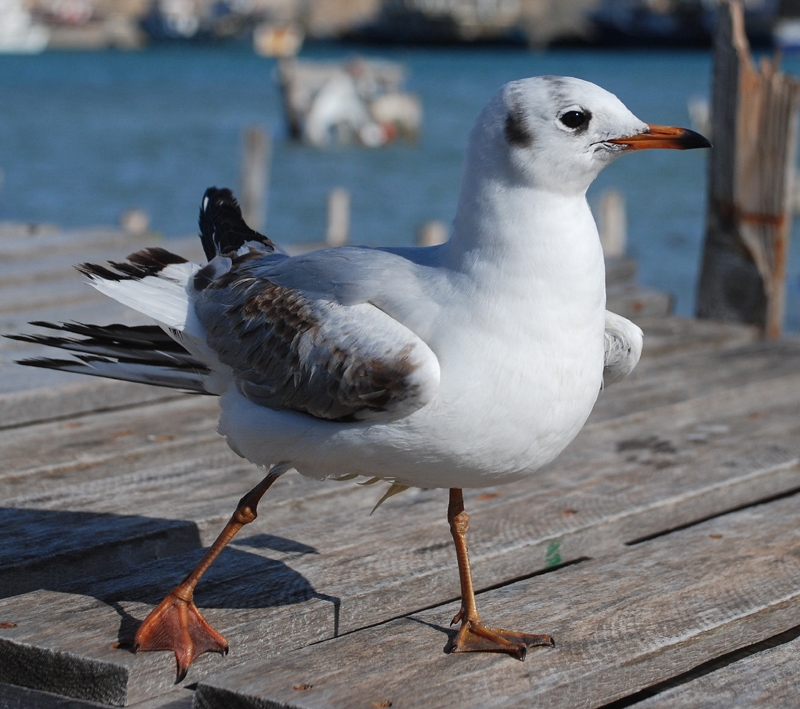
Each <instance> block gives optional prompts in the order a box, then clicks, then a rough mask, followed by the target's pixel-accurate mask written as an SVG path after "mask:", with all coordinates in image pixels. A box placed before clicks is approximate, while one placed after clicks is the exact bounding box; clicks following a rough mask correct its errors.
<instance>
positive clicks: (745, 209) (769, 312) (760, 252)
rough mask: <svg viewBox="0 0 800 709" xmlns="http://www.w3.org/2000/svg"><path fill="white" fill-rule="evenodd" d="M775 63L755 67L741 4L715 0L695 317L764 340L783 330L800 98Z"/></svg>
mask: <svg viewBox="0 0 800 709" xmlns="http://www.w3.org/2000/svg"><path fill="white" fill-rule="evenodd" d="M779 63H780V62H779V59H778V58H775V59H773V60H772V61H769V60H767V59H763V60H762V61H761V62H760V64H759V66H758V68H756V67H755V66H754V64H753V60H752V58H751V56H750V49H749V45H748V42H747V37H746V36H745V31H744V13H743V10H742V6H741V4H740V3H739V2H736V1H731V0H727V1H725V2H721V3H720V5H719V9H718V12H717V29H716V33H715V38H714V73H713V86H712V101H711V126H712V128H711V132H712V136H711V139H712V141H713V143H714V148H713V150H712V151H711V154H710V158H709V161H710V162H709V180H708V182H709V184H708V206H707V217H706V236H705V245H704V249H703V262H702V267H701V271H700V281H699V283H698V288H697V316H698V317H700V318H709V319H714V320H728V321H735V322H743V323H749V324H754V325H757V326H758V327H760V328H761V331H762V333H763V335H764V336H765V337H769V338H775V337H779V336H780V334H781V331H782V328H783V315H784V306H785V283H784V281H785V273H786V256H787V252H788V248H789V234H790V226H791V223H790V222H791V211H790V207H791V199H790V197H791V193H792V188H793V181H794V165H795V155H796V152H797V117H798V103H799V101H800V85H798V81H797V80H796V79H795V78H794V77H790V76H786V75H785V74H783V73H782V72H781V71H780V69H779Z"/></svg>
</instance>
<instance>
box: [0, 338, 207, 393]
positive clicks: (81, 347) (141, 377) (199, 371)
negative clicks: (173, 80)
mask: <svg viewBox="0 0 800 709" xmlns="http://www.w3.org/2000/svg"><path fill="white" fill-rule="evenodd" d="M31 325H34V326H36V327H40V328H44V329H47V330H54V331H58V332H61V333H69V335H77V337H71V336H64V335H7V337H9V338H11V339H12V340H20V341H21V342H32V343H34V344H37V345H45V346H47V347H56V348H58V349H62V350H66V351H67V352H70V353H75V354H74V355H73V359H55V358H52V357H34V358H31V359H23V360H19V364H24V365H27V366H29V367H44V368H46V369H59V370H61V371H63V372H76V373H78V374H90V375H92V376H95V377H105V378H107V379H121V380H123V381H128V382H139V383H141V384H154V385H156V386H162V387H170V388H173V389H181V390H183V391H186V392H191V393H195V394H208V393H210V392H209V391H207V389H206V386H205V380H206V377H207V376H208V375H209V374H210V370H209V369H208V367H207V366H206V365H205V364H203V362H201V361H200V360H198V359H196V358H195V357H193V356H192V355H191V354H189V352H188V350H187V349H186V348H185V347H183V346H182V345H181V344H179V343H178V342H177V341H176V340H175V339H173V337H171V336H170V335H168V334H167V333H166V332H165V331H164V330H162V329H161V328H160V327H158V326H157V325H140V326H136V327H131V326H129V325H84V324H82V323H77V322H73V323H63V324H60V325H57V324H54V323H48V322H32V323H31Z"/></svg>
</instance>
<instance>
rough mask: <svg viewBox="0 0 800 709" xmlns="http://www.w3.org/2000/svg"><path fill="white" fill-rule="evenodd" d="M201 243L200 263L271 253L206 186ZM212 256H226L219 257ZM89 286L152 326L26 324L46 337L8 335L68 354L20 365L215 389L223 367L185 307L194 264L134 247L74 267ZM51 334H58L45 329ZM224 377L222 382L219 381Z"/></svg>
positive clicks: (222, 193) (226, 198) (226, 194)
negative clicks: (121, 255) (104, 261)
mask: <svg viewBox="0 0 800 709" xmlns="http://www.w3.org/2000/svg"><path fill="white" fill-rule="evenodd" d="M199 222H200V240H201V242H202V244H203V250H204V251H205V254H206V256H207V258H208V259H209V261H213V262H214V263H213V264H209V266H208V267H206V268H211V269H212V270H215V269H217V268H226V265H225V264H226V263H227V267H228V268H229V267H230V261H229V258H230V257H236V256H237V255H239V254H242V253H244V252H245V251H243V249H244V250H247V249H249V248H255V249H258V250H259V251H262V252H263V251H269V252H272V251H276V250H277V249H276V247H275V245H274V244H273V243H272V241H270V240H269V239H268V238H267V237H266V236H264V235H262V234H259V233H258V232H256V231H253V230H252V229H250V227H248V226H247V224H246V223H245V221H244V219H243V218H242V212H241V209H240V208H239V205H238V203H237V202H236V199H235V198H234V196H233V194H232V192H231V191H230V190H228V189H219V188H216V187H210V188H209V189H207V190H206V192H205V194H204V195H203V201H202V204H201V207H200V219H199ZM217 257H228V258H221V259H219V260H215V259H217ZM78 270H79V271H80V272H81V273H83V274H84V275H85V276H86V277H87V278H88V280H89V283H90V285H92V286H93V287H94V288H96V289H97V290H99V291H100V292H101V293H103V294H105V295H107V296H109V297H110V298H113V299H114V300H116V301H118V302H120V303H122V304H123V305H126V306H128V307H129V308H132V309H133V310H136V311H138V312H139V313H142V314H143V315H146V316H148V317H149V318H152V319H153V320H155V321H156V323H158V325H149V326H137V327H130V326H126V325H119V324H114V325H104V326H101V325H85V324H82V323H77V322H73V323H65V324H54V323H47V322H36V323H31V324H32V325H35V326H37V327H40V328H44V329H47V330H50V331H51V333H50V334H47V335H37V334H32V335H7V337H10V338H11V339H14V340H21V341H23V342H31V343H34V344H39V345H46V346H48V347H55V348H57V349H61V350H65V351H67V352H69V353H70V354H71V355H72V358H71V359H56V358H49V357H36V358H32V359H25V360H21V361H20V362H19V363H20V364H24V365H28V366H32V367H45V368H48V369H59V370H62V371H66V372H77V373H80V374H89V375H92V376H97V377H107V378H109V379H122V380H124V381H131V382H141V383H143V384H154V385H157V386H163V387H171V388H175V389H182V390H184V391H189V392H195V393H200V394H216V393H219V392H220V391H222V390H223V389H224V386H223V385H222V384H223V382H224V378H225V377H226V376H227V373H228V369H227V367H225V366H224V365H222V364H221V363H220V362H219V360H218V359H217V357H216V355H215V354H214V353H213V352H212V351H211V349H210V348H209V347H208V345H207V344H206V340H205V335H206V333H205V330H204V328H203V326H202V325H201V324H200V322H199V321H198V319H197V316H196V315H195V312H194V306H193V304H192V297H193V293H195V292H196V291H195V290H194V288H195V285H196V284H197V283H199V282H202V281H203V276H204V275H207V274H205V271H203V272H200V273H198V271H200V270H201V267H200V266H199V265H197V264H194V263H191V262H189V261H187V260H186V259H184V258H183V257H181V256H177V255H176V254H173V253H171V252H169V251H167V250H166V249H162V248H149V249H144V250H143V251H138V252H136V253H134V254H131V255H130V256H128V257H127V259H126V260H125V261H122V262H111V263H109V264H108V265H107V266H101V265H97V264H89V263H84V264H82V265H80V266H79V267H78ZM52 332H57V333H59V334H52ZM219 377H222V378H223V382H220V381H219Z"/></svg>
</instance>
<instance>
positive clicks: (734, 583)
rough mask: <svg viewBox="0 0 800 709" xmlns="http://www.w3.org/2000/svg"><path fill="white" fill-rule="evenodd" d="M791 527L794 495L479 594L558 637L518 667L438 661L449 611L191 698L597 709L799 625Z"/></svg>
mask: <svg viewBox="0 0 800 709" xmlns="http://www.w3.org/2000/svg"><path fill="white" fill-rule="evenodd" d="M798 523H800V500H798V499H797V498H796V497H792V498H789V499H785V500H780V501H777V502H773V503H771V504H769V505H765V506H760V507H755V508H752V509H749V510H745V511H742V512H737V513H734V514H731V515H729V516H726V517H724V518H720V519H715V520H712V521H709V522H707V523H704V524H701V525H697V526H696V527H693V528H692V529H687V530H683V531H680V532H676V533H675V534H673V535H670V536H669V537H662V538H659V539H655V540H652V541H651V542H647V543H644V544H641V545H638V546H636V547H633V548H628V549H626V550H624V551H622V552H618V553H616V554H612V555H609V556H608V557H605V558H603V559H600V560H596V561H587V562H584V563H582V564H580V565H578V566H573V567H569V568H565V569H562V570H560V571H557V572H554V573H551V574H548V575H546V576H542V577H536V578H532V579H527V580H523V581H519V582H517V583H514V584H511V585H509V586H506V587H504V588H502V589H497V590H494V591H489V592H486V593H484V594H481V595H480V597H479V604H480V606H481V609H482V613H483V616H484V618H487V619H491V622H492V623H495V624H497V625H500V626H501V627H502V626H505V627H508V626H509V625H511V626H514V627H520V629H524V630H527V631H534V632H542V631H547V632H552V633H553V634H554V636H555V637H556V642H557V646H556V648H555V649H554V650H550V649H537V650H536V651H532V652H531V653H529V657H528V660H527V661H526V662H525V663H520V662H518V661H516V660H514V659H512V658H509V657H505V656H493V655H488V654H487V655H480V654H475V655H472V654H468V655H446V654H444V648H445V646H446V644H447V642H448V640H449V637H450V636H451V635H452V631H448V630H447V629H446V628H445V627H443V626H444V622H443V619H446V618H448V617H449V615H450V614H451V613H455V611H456V610H457V605H456V604H451V605H449V606H445V607H442V608H436V609H433V610H430V611H425V612H422V613H417V614H413V615H412V616H410V617H408V618H403V619H399V620H395V621H392V622H390V623H386V624H384V625H381V626H379V627H377V628H370V629H367V630H363V631H359V632H357V633H353V634H351V635H348V636H345V637H342V638H337V639H335V640H331V641H326V642H324V643H321V644H318V645H315V646H312V647H308V648H304V649H302V650H298V651H296V652H292V653H287V654H284V655H283V656H282V657H280V658H277V659H275V660H274V661H270V662H269V664H268V669H267V664H266V663H258V662H254V663H248V664H244V665H241V666H239V667H237V668H234V669H231V670H229V671H226V672H224V673H221V674H219V675H216V676H215V677H213V678H211V679H207V680H203V681H201V683H200V685H199V686H198V689H197V693H196V698H195V703H196V705H197V706H198V707H203V708H208V709H210V708H211V707H231V706H237V707H265V706H270V707H303V708H306V707H308V708H309V709H310V708H311V707H314V708H318V707H329V708H331V707H351V706H354V705H361V706H369V705H370V703H372V702H387V701H391V703H392V704H391V706H393V707H417V706H425V707H452V706H459V707H473V706H474V707H493V706H495V707H500V706H502V707H513V706H540V705H542V706H543V705H546V706H548V707H556V708H557V707H570V708H572V707H597V706H602V705H603V704H605V703H608V702H611V701H614V700H615V699H619V698H621V697H624V696H627V695H629V694H632V693H634V692H636V691H638V690H639V689H641V688H643V687H646V686H648V685H650V684H653V683H655V682H658V681H659V680H662V679H664V678H667V677H670V676H673V675H674V674H677V673H680V672H683V671H686V670H688V669H690V668H691V667H693V666H696V665H697V664H700V663H702V662H703V661H705V660H707V659H709V658H712V657H715V656H717V655H719V654H721V653H724V652H727V651H729V650H733V649H735V648H736V647H740V646H741V645H742V644H746V643H747V642H750V641H752V640H755V639H763V638H765V637H769V636H770V635H773V634H776V633H778V632H781V631H782V630H785V629H787V628H790V627H793V626H794V625H797V624H798V623H800V603H799V602H798V601H800V532H798ZM354 678H357V681H356V682H354ZM299 685H310V686H311V688H310V689H308V690H305V691H298V690H295V689H293V688H294V687H296V686H299Z"/></svg>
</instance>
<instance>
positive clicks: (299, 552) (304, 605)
mask: <svg viewBox="0 0 800 709" xmlns="http://www.w3.org/2000/svg"><path fill="white" fill-rule="evenodd" d="M781 392H783V397H784V400H788V401H790V402H792V403H791V404H785V410H784V411H782V412H776V413H774V414H773V415H771V416H762V417H758V418H756V419H751V418H749V416H750V414H749V413H747V412H746V411H745V413H741V412H740V414H739V415H738V418H736V417H728V418H727V419H726V418H725V417H724V416H720V415H717V416H715V417H713V418H711V419H707V420H706V422H704V423H701V424H697V423H692V424H690V425H684V424H683V422H682V421H680V422H679V423H678V424H677V425H675V423H674V422H675V421H676V420H675V419H673V418H672V417H665V419H663V420H662V421H661V422H660V425H659V426H653V422H652V420H651V421H649V422H648V421H647V420H645V421H643V422H641V423H639V424H636V422H633V424H631V427H626V428H625V429H624V430H619V429H618V428H616V427H615V426H613V425H609V426H607V427H605V428H602V427H598V428H596V429H594V431H590V433H591V438H592V440H591V441H587V444H586V446H585V447H583V448H581V447H578V448H576V450H575V451H573V453H572V456H573V457H570V458H569V459H568V460H567V463H565V464H564V465H563V466H561V467H554V468H551V469H550V470H549V471H546V472H543V473H542V475H541V476H540V477H539V478H538V479H537V480H536V481H535V483H536V484H533V481H532V482H531V484H530V485H529V486H528V489H527V491H523V490H522V488H521V486H519V487H515V486H508V487H507V488H506V489H502V488H500V489H498V490H497V491H488V492H480V491H475V492H473V493H471V494H470V495H469V496H468V509H469V510H470V513H471V515H472V524H471V552H472V556H473V560H474V565H475V569H474V570H475V578H476V583H477V585H478V587H479V588H485V587H487V586H491V585H494V584H497V583H502V582H504V581H508V580H511V579H514V578H519V577H521V576H526V575H529V574H532V573H535V572H536V571H539V570H542V569H545V568H548V567H549V566H552V565H554V564H558V563H561V562H565V561H569V560H574V559H577V558H581V557H585V556H589V555H595V554H601V553H608V552H610V551H613V550H614V549H618V548H619V546H620V545H621V544H624V543H625V542H628V541H633V540H635V539H638V538H640V537H642V536H647V535H649V534H654V533H657V532H663V531H666V530H668V529H671V528H673V527H675V526H680V525H682V524H687V523H690V522H693V521H696V520H698V519H702V518H705V517H707V516H708V515H710V514H715V513H720V512H724V511H725V510H729V509H731V508H735V507H737V506H739V505H741V504H744V503H746V502H752V501H753V500H754V499H759V498H761V497H763V496H765V495H773V494H777V493H780V492H785V491H787V490H791V489H795V488H796V487H797V485H798V477H799V476H798V469H797V461H798V451H796V450H793V449H792V447H791V443H792V442H794V445H795V447H797V446H800V434H798V427H800V422H799V421H798V416H797V413H798V411H797V402H796V401H795V400H796V389H795V390H791V389H789V388H787V387H786V386H785V384H783V385H782V386H778V385H776V391H774V392H772V393H771V394H773V395H774V397H775V398H776V406H777V404H778V403H779V401H780V396H781ZM734 408H736V407H734ZM717 413H718V412H717ZM751 425H752V426H754V427H755V429H754V430H753V432H752V435H753V439H752V440H755V441H757V443H756V444H753V443H752V442H747V441H745V442H742V441H741V432H742V430H743V429H744V428H746V427H749V426H751ZM670 426H672V428H670ZM737 440H738V441H739V443H738V446H737V445H736V441H737ZM787 441H788V442H789V443H787ZM581 451H583V452H582V453H581ZM276 489H277V486H276ZM355 492H356V493H357V492H360V491H358V490H356V491H355ZM338 501H339V500H338V498H333V497H332V498H330V502H329V501H327V500H326V501H325V504H327V505H328V508H329V507H330V503H334V504H338ZM365 501H366V500H362V504H363V502H365ZM265 503H266V501H265ZM263 508H264V509H263V510H262V516H263V517H264V518H265V519H266V520H268V521H267V522H266V526H267V529H269V534H266V535H265V534H263V533H262V534H260V535H259V534H255V535H254V536H251V537H250V538H249V539H247V538H245V539H243V540H242V542H241V543H240V544H234V545H233V548H231V549H230V550H228V551H227V552H225V554H223V556H222V557H221V558H220V560H219V561H218V562H217V564H216V565H215V566H214V567H212V570H211V571H210V572H209V576H208V577H207V579H205V580H204V582H203V584H202V585H201V588H200V589H199V595H198V602H199V603H200V605H201V607H203V609H204V612H206V615H207V617H208V618H209V620H210V621H211V622H212V623H214V624H215V625H216V626H217V627H218V628H219V629H220V630H221V631H222V632H223V633H225V634H226V635H227V636H228V637H229V639H230V640H231V641H232V642H233V643H234V644H233V648H232V656H231V657H229V658H228V660H227V662H228V663H230V662H234V661H235V662H241V661H245V660H248V659H251V658H253V657H259V658H262V659H263V658H265V657H268V656H270V655H271V654H275V653H279V652H282V651H285V650H287V649H290V648H292V647H299V646H302V645H305V644H307V643H308V642H311V641H314V640H320V639H323V638H325V637H331V636H332V635H334V634H335V633H336V632H338V633H344V632H350V631H352V630H356V629H358V628H361V627H364V626H367V625H371V624H374V623H377V622H381V621H384V620H387V619H389V618H392V617H396V616H399V615H403V614H406V613H408V612H412V611H413V610H414V609H415V608H419V607H421V606H426V605H432V604H435V603H441V602H443V601H446V600H448V599H450V598H453V597H455V596H456V595H457V578H456V574H455V570H454V564H453V559H452V549H451V543H450V541H449V539H448V532H447V527H446V523H445V520H444V510H445V498H444V493H442V492H441V491H419V492H416V493H413V494H412V495H411V497H407V498H405V499H404V497H403V496H401V497H400V498H396V499H395V500H393V501H390V502H389V503H387V504H386V506H385V508H384V509H383V510H382V511H381V512H380V513H379V514H377V515H376V516H375V517H373V518H371V519H370V518H367V516H366V511H367V510H366V506H364V507H362V508H361V514H354V511H357V505H356V504H354V506H353V508H351V509H348V510H342V511H340V512H332V511H330V509H328V510H326V509H325V505H317V504H316V503H315V501H314V500H307V499H300V500H295V501H293V502H291V503H289V504H287V505H286V506H285V507H284V510H283V513H280V512H279V514H278V515H277V518H278V519H279V518H280V517H281V516H282V514H285V515H286V516H284V517H283V519H282V520H279V521H282V526H279V527H273V526H272V525H271V524H270V522H271V521H272V519H271V517H272V515H271V514H270V511H271V508H269V507H267V505H266V504H264V505H263ZM262 529H263V528H262ZM198 554H199V552H197V553H195V552H193V553H191V554H188V555H186V557H185V558H183V559H181V560H180V562H176V561H175V560H174V559H166V560H163V561H160V562H155V563H153V564H149V565H147V566H145V567H140V568H138V569H135V570H132V571H131V572H129V573H125V574H124V575H121V576H119V577H117V578H114V579H109V580H106V581H102V582H101V581H97V582H91V583H83V584H77V585H76V586H75V588H74V589H73V590H74V591H75V592H79V593H81V594H89V595H91V596H92V597H93V598H102V599H105V600H106V602H107V603H110V604H111V606H112V607H113V608H116V609H117V610H116V611H113V612H111V614H109V612H107V611H106V610H103V606H102V604H97V603H96V604H95V605H94V606H92V607H93V608H95V610H96V611H97V612H98V614H104V618H105V622H100V621H98V622H97V624H96V625H90V626H87V629H79V628H75V627H73V631H74V632H75V633H80V637H81V643H80V644H79V645H75V646H72V645H70V646H69V647H68V646H67V645H65V643H68V642H72V639H71V638H72V636H71V635H69V633H68V632H67V630H66V629H65V628H67V627H69V626H74V625H75V623H76V620H75V617H74V616H75V614H76V613H79V615H80V613H83V612H84V610H85V609H84V605H85V603H86V599H85V598H84V595H81V596H78V597H76V596H72V595H69V594H57V595H56V596H51V595H45V596H42V595H41V593H40V592H37V593H35V594H28V595H25V596H19V597H16V598H13V599H7V600H6V601H3V602H0V615H3V614H5V615H7V616H8V617H9V618H12V619H13V620H14V622H18V620H17V619H18V618H20V617H28V616H26V615H25V614H31V613H33V610H32V609H34V608H35V609H36V613H35V617H36V618H37V619H38V621H39V622H40V623H41V622H46V623H47V627H48V628H57V629H59V630H58V633H56V634H54V635H53V634H51V633H50V632H48V633H47V634H45V635H43V636H41V637H40V636H39V635H28V636H26V637H28V640H24V641H23V640H21V639H20V637H21V636H17V640H16V641H15V642H14V643H12V644H11V645H5V646H1V647H0V660H2V659H3V657H4V655H3V653H5V652H10V653H13V652H15V649H14V648H15V647H16V644H15V643H19V642H22V643H23V644H24V645H25V647H26V648H27V650H26V652H30V653H32V655H31V658H32V659H30V662H31V663H33V662H34V659H33V658H36V659H35V664H36V666H37V667H39V666H40V665H42V664H47V663H50V662H51V655H52V653H54V652H71V653H73V655H70V657H72V659H73V660H74V661H78V659H77V658H78V657H83V658H85V659H86V662H87V663H90V664H91V663H92V662H94V661H96V660H97V659H98V658H99V657H102V660H103V668H104V669H103V670H102V671H97V672H95V673H94V674H93V675H92V682H93V689H92V690H91V691H95V689H94V687H95V685H97V684H98V683H102V684H107V685H108V686H109V687H114V688H115V689H114V691H115V692H118V693H122V694H124V695H126V696H127V697H128V698H129V699H133V698H134V697H137V696H138V697H142V696H147V695H148V693H155V694H157V693H158V692H161V691H163V690H164V689H165V688H167V687H169V686H171V683H172V680H173V678H172V676H171V672H172V670H173V666H172V662H171V661H170V660H169V659H168V658H167V657H165V656H164V655H158V654H155V655H152V654H148V655H143V656H141V657H137V658H133V657H131V656H129V655H128V654H126V653H124V652H117V653H108V652H106V651H107V646H108V643H109V629H110V628H120V633H121V635H120V637H122V638H123V639H125V638H126V637H127V639H128V640H129V639H130V632H131V628H132V627H134V626H135V622H134V621H133V620H131V619H128V620H127V621H125V623H126V625H125V624H123V625H120V621H119V615H117V614H118V613H122V612H123V611H121V610H120V609H123V610H124V614H123V615H124V617H125V618H127V617H128V616H127V615H126V614H130V615H131V616H133V617H134V618H139V619H140V618H142V617H144V615H145V613H146V611H147V608H148V607H149V606H150V605H152V604H153V603H155V602H156V601H157V600H159V597H160V596H161V595H163V593H164V592H165V591H166V590H167V589H168V588H169V587H170V586H171V585H172V584H173V583H174V582H176V581H177V580H178V579H179V578H180V576H181V575H182V574H183V571H184V570H185V569H186V568H187V567H189V566H191V564H192V563H194V561H196V559H197V558H198ZM367 571H368V572H367ZM264 589H269V591H268V592H265V590H264ZM56 597H57V598H59V599H60V600H59V601H58V602H56V601H55V600H53V599H54V598H56ZM43 599H44V600H43ZM265 606H266V607H265ZM76 607H77V610H76ZM106 608H108V607H107V606H106ZM206 609H207V610H206ZM86 612H88V611H86ZM114 618H116V620H114ZM301 618H302V621H301V620H300V619H301ZM29 622H32V621H29ZM18 624H19V623H18ZM35 628H36V629H38V628H39V626H38V625H37V626H35ZM29 630H30V626H29ZM126 631H127V636H126V635H125V632H126ZM31 632H33V631H31ZM37 632H40V631H39V630H37ZM61 633H67V635H69V637H67V638H64V637H61ZM0 637H3V636H1V635H0ZM3 648H5V649H3ZM69 648H72V649H69ZM76 648H80V651H79V650H78V649H76ZM45 650H47V651H46V652H45ZM37 651H38V652H39V654H36V653H37ZM81 653H82V654H81ZM209 661H210V664H209ZM215 662H216V663H217V664H215ZM219 663H220V660H219V658H209V659H204V661H203V662H201V663H198V664H197V665H196V666H193V668H192V670H191V671H190V674H189V677H188V679H187V680H186V681H187V682H193V681H196V680H197V679H198V678H199V677H202V676H204V675H205V674H207V673H208V672H212V671H214V670H215V668H218V667H219ZM165 665H167V666H168V668H169V670H170V672H169V673H167V674H165V673H164V671H163V670H164V666H165ZM92 666H94V665H92ZM19 671H20V672H22V670H21V669H20V670H19ZM47 676H49V677H52V679H53V681H54V682H58V679H59V675H58V673H57V672H56V671H55V670H53V672H52V673H50V674H48V675H47ZM15 681H19V682H23V683H26V684H30V681H32V680H29V679H27V678H26V677H20V676H17V677H16V680H15ZM37 681H43V680H37ZM34 686H38V687H41V688H47V686H45V687H43V686H42V685H41V684H36V685H34ZM49 687H53V685H49ZM87 691H88V690H87ZM104 691H105V690H104ZM108 691H111V690H110V689H109V690H108ZM82 696H87V695H82ZM89 696H92V697H93V696H94V695H89Z"/></svg>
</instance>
